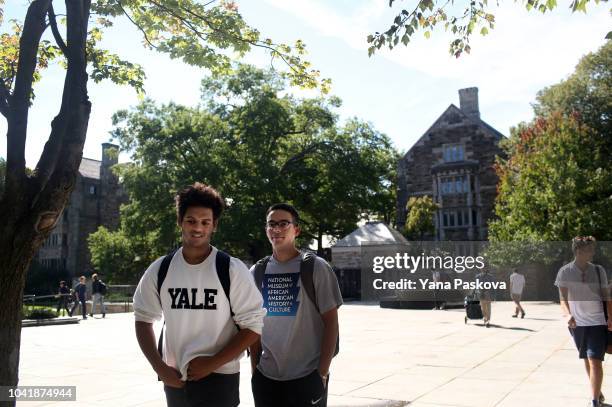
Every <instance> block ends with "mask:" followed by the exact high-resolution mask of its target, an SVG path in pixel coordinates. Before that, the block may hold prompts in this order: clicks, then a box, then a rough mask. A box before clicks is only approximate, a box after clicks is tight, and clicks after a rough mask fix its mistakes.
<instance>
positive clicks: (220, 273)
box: [215, 250, 234, 317]
mask: <svg viewBox="0 0 612 407" xmlns="http://www.w3.org/2000/svg"><path fill="white" fill-rule="evenodd" d="M215 265H216V266H217V267H216V268H217V277H219V281H220V282H221V287H223V292H224V293H225V296H226V297H227V301H228V302H229V303H230V313H231V314H232V317H233V316H234V311H232V302H231V300H230V286H231V280H230V272H229V267H230V256H229V254H227V253H225V252H222V251H221V250H217V257H216V258H215Z"/></svg>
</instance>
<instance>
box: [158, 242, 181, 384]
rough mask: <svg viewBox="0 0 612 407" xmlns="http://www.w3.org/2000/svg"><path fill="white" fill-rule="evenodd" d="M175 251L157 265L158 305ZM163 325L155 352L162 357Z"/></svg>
mask: <svg viewBox="0 0 612 407" xmlns="http://www.w3.org/2000/svg"><path fill="white" fill-rule="evenodd" d="M175 253H176V250H173V251H171V252H170V253H168V254H167V255H166V256H165V257H164V259H163V260H162V262H161V264H160V265H159V270H157V295H158V296H159V305H160V306H161V305H162V302H161V287H162V284H164V280H165V279H166V276H167V275H168V268H170V262H171V261H172V258H173V257H174V254H175ZM165 327H166V321H164V324H163V325H162V330H161V333H160V334H159V339H158V340H157V353H159V356H161V358H162V359H163V358H164V352H163V347H164V328H165ZM158 380H159V378H158Z"/></svg>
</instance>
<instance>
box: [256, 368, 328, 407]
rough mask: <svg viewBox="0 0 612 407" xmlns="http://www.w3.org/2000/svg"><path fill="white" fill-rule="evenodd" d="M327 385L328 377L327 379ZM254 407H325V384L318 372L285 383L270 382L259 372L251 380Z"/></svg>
mask: <svg viewBox="0 0 612 407" xmlns="http://www.w3.org/2000/svg"><path fill="white" fill-rule="evenodd" d="M327 383H329V377H328V378H327ZM251 386H252V388H253V398H254V399H255V407H313V406H314V407H326V406H327V387H328V386H327V384H326V385H325V386H323V381H322V380H321V376H320V375H319V372H318V371H316V370H315V371H314V372H312V373H311V374H309V375H308V376H305V377H302V378H299V379H295V380H287V381H279V380H272V379H269V378H267V377H266V376H264V375H263V374H262V373H261V372H260V371H259V370H257V369H255V373H254V374H253V377H252V378H251Z"/></svg>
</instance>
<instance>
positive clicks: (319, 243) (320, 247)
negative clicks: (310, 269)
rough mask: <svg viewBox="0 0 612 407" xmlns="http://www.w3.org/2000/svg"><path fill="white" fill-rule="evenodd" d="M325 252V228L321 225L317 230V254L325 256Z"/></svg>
mask: <svg viewBox="0 0 612 407" xmlns="http://www.w3.org/2000/svg"><path fill="white" fill-rule="evenodd" d="M323 254H324V253H323V230H322V227H321V225H319V230H317V256H319V257H323Z"/></svg>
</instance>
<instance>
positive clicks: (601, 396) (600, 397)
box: [599, 393, 606, 404]
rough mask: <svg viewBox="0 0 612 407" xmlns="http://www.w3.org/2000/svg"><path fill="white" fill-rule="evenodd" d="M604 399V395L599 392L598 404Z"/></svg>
mask: <svg viewBox="0 0 612 407" xmlns="http://www.w3.org/2000/svg"><path fill="white" fill-rule="evenodd" d="M604 401H606V398H605V397H604V395H603V393H599V404H603V403H604Z"/></svg>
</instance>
